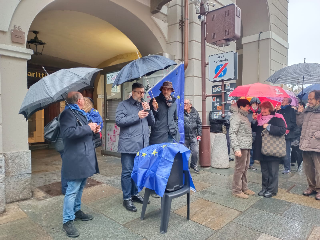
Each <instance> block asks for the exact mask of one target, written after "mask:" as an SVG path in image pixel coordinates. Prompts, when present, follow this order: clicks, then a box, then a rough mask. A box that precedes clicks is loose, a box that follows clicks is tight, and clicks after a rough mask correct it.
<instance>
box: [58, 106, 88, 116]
mask: <svg viewBox="0 0 320 240" xmlns="http://www.w3.org/2000/svg"><path fill="white" fill-rule="evenodd" d="M64 109H65V110H67V109H71V110H74V111H77V112H78V113H80V114H81V115H82V116H84V117H85V118H86V119H87V120H88V118H87V113H86V112H85V111H83V110H82V109H80V107H79V106H78V104H68V105H66V107H65V108H64Z"/></svg>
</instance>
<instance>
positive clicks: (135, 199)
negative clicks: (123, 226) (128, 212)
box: [132, 194, 150, 204]
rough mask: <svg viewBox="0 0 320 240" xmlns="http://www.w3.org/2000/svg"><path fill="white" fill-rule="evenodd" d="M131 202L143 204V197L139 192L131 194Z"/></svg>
mask: <svg viewBox="0 0 320 240" xmlns="http://www.w3.org/2000/svg"><path fill="white" fill-rule="evenodd" d="M132 202H137V203H141V204H143V197H142V196H140V195H139V194H137V195H135V196H132ZM149 203H150V201H148V204H149Z"/></svg>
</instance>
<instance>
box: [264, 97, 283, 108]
mask: <svg viewBox="0 0 320 240" xmlns="http://www.w3.org/2000/svg"><path fill="white" fill-rule="evenodd" d="M259 99H260V101H261V103H263V102H265V101H268V102H271V103H272V105H273V106H274V107H276V106H278V105H281V102H279V101H276V100H272V99H269V98H266V97H259Z"/></svg>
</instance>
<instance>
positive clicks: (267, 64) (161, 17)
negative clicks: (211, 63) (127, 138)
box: [0, 0, 289, 212]
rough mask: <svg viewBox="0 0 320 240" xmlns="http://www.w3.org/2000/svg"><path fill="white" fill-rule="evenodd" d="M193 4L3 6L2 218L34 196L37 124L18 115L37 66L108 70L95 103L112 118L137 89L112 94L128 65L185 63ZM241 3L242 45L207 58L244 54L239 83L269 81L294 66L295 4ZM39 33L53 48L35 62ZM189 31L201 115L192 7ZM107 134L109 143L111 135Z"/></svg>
mask: <svg viewBox="0 0 320 240" xmlns="http://www.w3.org/2000/svg"><path fill="white" fill-rule="evenodd" d="M185 2H186V1H185V0H171V1H169V0H130V1H128V0H90V1H89V0H10V1H1V3H0V33H1V34H0V83H1V84H0V86H1V87H0V103H1V104H0V212H3V211H4V210H5V204H6V203H10V202H14V201H18V200H22V199H27V198H30V197H31V196H32V191H31V172H32V171H31V170H32V169H31V161H32V160H31V152H30V150H29V144H28V125H29V128H30V123H29V124H28V122H27V121H26V120H25V119H24V117H23V116H22V115H19V114H18V112H19V109H20V106H21V103H22V101H23V98H24V96H25V94H26V92H27V88H28V81H27V78H28V75H29V74H28V72H30V73H31V77H32V71H31V70H30V71H29V70H28V69H29V68H30V66H46V67H48V68H50V67H51V68H57V69H61V68H69V67H80V66H88V67H98V68H101V69H103V71H102V74H101V76H100V77H99V78H98V79H97V80H96V83H95V89H94V92H93V98H94V100H95V106H96V108H98V110H99V111H100V112H101V111H103V112H105V109H109V110H108V111H106V112H107V115H110V116H111V115H112V114H110V113H112V111H113V110H112V108H114V103H116V100H122V99H124V98H125V97H126V95H127V93H128V92H129V89H130V86H129V85H127V86H123V87H121V89H117V88H116V89H112V88H111V86H110V85H109V84H110V82H109V83H108V79H109V78H110V79H112V72H116V71H117V70H119V68H120V67H121V66H122V65H121V64H124V63H125V62H128V61H131V60H134V59H136V58H137V57H138V56H146V55H148V54H163V55H165V56H168V57H170V58H171V59H173V60H175V61H177V62H181V61H183V59H184V54H185V53H184V50H183V47H184V31H183V20H184V19H185V16H184V7H185V6H184V4H185ZM187 2H188V1H187ZM213 2H215V3H216V5H215V7H214V8H213V7H212V10H213V9H216V8H219V7H222V6H225V5H228V4H231V3H235V2H236V1H235V0H234V1H231V0H216V1H213ZM236 4H237V5H238V6H239V7H240V8H241V11H242V39H240V40H238V41H237V42H236V43H231V44H230V45H229V46H225V47H216V46H213V45H209V44H207V47H206V49H207V57H208V56H209V55H212V54H216V53H220V52H228V51H237V52H238V54H239V61H238V68H239V77H238V80H237V84H238V85H241V84H249V83H254V82H263V81H265V80H266V79H267V77H268V76H270V75H271V74H272V73H273V72H274V71H276V70H279V69H281V68H282V67H284V66H286V65H287V62H288V56H287V55H288V47H289V46H288V1H287V0H259V1H257V0H237V2H236ZM14 30H16V31H19V33H18V34H17V32H16V31H14ZM34 30H36V31H39V35H38V37H39V39H41V40H43V41H44V42H46V45H45V48H44V50H43V54H42V55H33V51H32V50H30V49H29V48H28V46H27V44H26V41H27V40H29V39H31V38H33V37H34V34H33V33H32V32H30V31H34ZM189 30H190V31H189V37H188V43H189V48H188V56H187V58H188V63H189V64H188V68H187V69H186V72H185V95H186V97H188V98H190V99H192V100H193V104H194V107H195V108H196V109H198V110H201V104H202V101H201V99H202V98H201V95H202V88H201V61H200V59H201V51H200V39H201V36H200V22H199V20H198V16H197V14H196V11H195V8H194V5H193V4H191V3H190V4H189ZM41 74H43V73H41ZM108 74H109V75H108ZM110 74H111V75H110ZM163 74H165V73H163ZM207 74H208V71H207ZM34 76H36V75H33V77H34ZM41 76H42V75H41ZM207 76H208V75H207ZM29 77H30V75H29ZM108 77H109V78H108ZM156 77H157V78H160V77H161V76H156ZM156 77H155V79H156ZM110 81H112V80H110ZM207 93H208V94H210V93H212V83H210V82H208V83H207ZM107 100H110V101H107ZM112 102H113V104H112ZM206 104H207V111H208V112H209V111H210V110H212V101H211V99H207V102H206ZM39 118H40V119H41V118H43V115H41V114H39ZM105 118H108V116H105ZM111 118H112V116H111ZM39 121H40V120H39ZM111 125H112V124H111ZM42 126H43V125H40V128H42ZM105 134H106V135H105V137H107V132H106V133H105ZM29 138H30V136H29ZM105 147H106V146H105Z"/></svg>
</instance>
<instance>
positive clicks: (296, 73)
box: [267, 63, 320, 85]
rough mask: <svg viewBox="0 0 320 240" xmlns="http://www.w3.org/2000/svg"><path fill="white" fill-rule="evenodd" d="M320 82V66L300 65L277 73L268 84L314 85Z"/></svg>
mask: <svg viewBox="0 0 320 240" xmlns="http://www.w3.org/2000/svg"><path fill="white" fill-rule="evenodd" d="M319 81H320V64H318V63H299V64H294V65H291V66H289V67H285V68H282V69H280V70H278V71H276V72H275V73H274V74H273V75H272V76H270V77H269V78H268V79H267V82H271V83H275V84H278V83H282V84H294V85H303V84H313V83H319Z"/></svg>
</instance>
